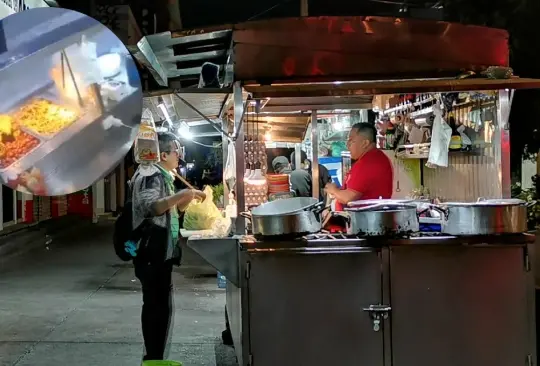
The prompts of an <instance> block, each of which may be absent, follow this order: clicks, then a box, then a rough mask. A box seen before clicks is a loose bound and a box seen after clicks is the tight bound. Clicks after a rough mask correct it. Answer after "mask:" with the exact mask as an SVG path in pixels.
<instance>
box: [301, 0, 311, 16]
mask: <svg viewBox="0 0 540 366" xmlns="http://www.w3.org/2000/svg"><path fill="white" fill-rule="evenodd" d="M308 9H309V7H308V0H300V16H301V17H307V16H308V13H309V11H308Z"/></svg>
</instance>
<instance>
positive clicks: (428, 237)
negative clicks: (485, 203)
mask: <svg viewBox="0 0 540 366" xmlns="http://www.w3.org/2000/svg"><path fill="white" fill-rule="evenodd" d="M531 240H533V241H534V236H532V239H531V236H530V235H529V234H501V235H479V236H459V237H458V236H451V235H447V234H443V233H440V232H413V233H406V234H399V235H386V236H365V235H349V234H345V233H329V232H325V231H321V232H318V233H315V234H309V235H304V236H300V237H274V238H255V237H254V236H252V235H243V236H242V237H241V238H240V242H241V243H242V244H243V245H244V246H245V247H246V248H247V249H250V248H251V249H254V250H259V249H266V250H270V251H272V250H280V249H285V250H290V249H295V250H298V249H303V250H314V249H321V248H336V249H338V248H341V249H343V248H346V247H349V248H352V247H357V248H358V247H364V248H365V247H381V246H388V245H391V246H393V245H441V244H443V245H512V244H524V243H527V242H530V241H531Z"/></svg>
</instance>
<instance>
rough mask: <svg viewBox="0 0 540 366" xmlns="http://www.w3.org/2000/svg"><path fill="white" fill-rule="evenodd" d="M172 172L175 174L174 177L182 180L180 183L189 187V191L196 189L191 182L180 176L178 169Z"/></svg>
mask: <svg viewBox="0 0 540 366" xmlns="http://www.w3.org/2000/svg"><path fill="white" fill-rule="evenodd" d="M172 172H173V174H174V176H175V177H176V178H178V179H180V181H181V182H182V183H184V184H185V185H186V187H188V188H189V189H195V188H194V187H193V186H192V185H191V184H189V182H188V181H187V180H185V179H184V177H182V176H181V175H180V174H178V172H177V171H176V169H174V170H173V171H172Z"/></svg>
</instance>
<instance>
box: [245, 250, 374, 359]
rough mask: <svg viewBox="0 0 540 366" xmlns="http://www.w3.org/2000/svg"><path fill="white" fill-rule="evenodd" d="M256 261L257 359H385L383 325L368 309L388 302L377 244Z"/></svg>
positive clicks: (251, 287) (253, 330)
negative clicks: (362, 249)
mask: <svg viewBox="0 0 540 366" xmlns="http://www.w3.org/2000/svg"><path fill="white" fill-rule="evenodd" d="M249 261H250V262H249V263H250V271H249V272H250V273H249V278H248V292H249V333H250V334H249V338H250V341H251V345H250V346H251V347H250V354H251V359H252V365H253V366H275V365H282V366H288V365H294V366H297V365H340V366H358V365H369V366H382V365H383V327H380V329H378V331H377V332H375V331H374V330H373V327H374V326H373V322H372V320H371V318H370V314H369V313H368V312H366V311H364V310H363V309H365V308H369V306H371V305H377V304H380V303H381V297H382V293H381V260H380V254H379V253H378V252H377V251H374V250H370V251H367V252H363V253H348V254H309V255H305V254H304V255H300V254H271V253H268V252H266V253H264V254H255V255H251V256H250V259H249ZM245 336H246V335H244V337H245Z"/></svg>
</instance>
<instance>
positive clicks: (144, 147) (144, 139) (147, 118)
mask: <svg viewBox="0 0 540 366" xmlns="http://www.w3.org/2000/svg"><path fill="white" fill-rule="evenodd" d="M159 160H160V159H159V142H158V136H157V131H156V125H155V124H154V118H153V117H152V112H150V110H148V109H145V110H144V111H143V114H142V118H141V125H140V127H139V133H138V134H137V138H136V140H135V161H136V162H137V163H138V164H146V165H149V164H153V163H159Z"/></svg>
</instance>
